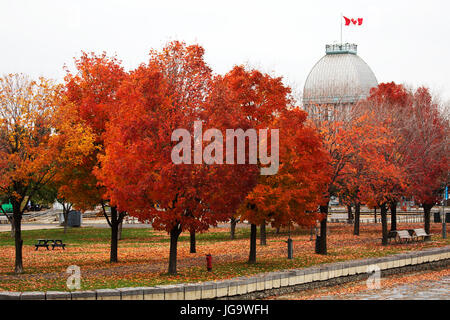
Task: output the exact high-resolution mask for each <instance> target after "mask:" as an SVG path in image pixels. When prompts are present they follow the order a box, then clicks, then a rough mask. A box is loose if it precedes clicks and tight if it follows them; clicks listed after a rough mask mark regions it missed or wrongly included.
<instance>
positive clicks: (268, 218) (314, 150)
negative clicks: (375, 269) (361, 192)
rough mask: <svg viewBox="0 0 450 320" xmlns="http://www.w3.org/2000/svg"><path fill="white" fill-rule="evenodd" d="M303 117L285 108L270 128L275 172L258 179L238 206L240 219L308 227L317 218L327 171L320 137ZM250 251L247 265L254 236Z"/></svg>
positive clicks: (252, 252)
mask: <svg viewBox="0 0 450 320" xmlns="http://www.w3.org/2000/svg"><path fill="white" fill-rule="evenodd" d="M306 117H307V113H306V112H304V111H302V110H299V109H298V108H294V109H286V110H283V111H281V114H280V117H279V118H277V119H275V121H274V123H273V125H272V127H274V128H279V134H280V144H279V153H280V167H279V170H278V173H276V174H274V175H267V176H261V177H260V178H259V180H258V184H257V185H256V186H255V188H254V189H253V190H252V191H251V192H250V193H249V195H248V196H247V197H246V201H245V202H244V204H243V206H242V207H241V210H242V212H243V213H242V217H243V218H244V219H246V220H249V221H250V222H252V223H253V224H254V225H255V226H256V224H258V223H270V224H271V225H272V226H273V227H275V228H277V229H278V228H280V227H287V226H293V225H294V224H295V225H300V226H312V225H315V223H316V221H317V220H318V219H320V218H321V217H320V214H318V212H317V208H318V206H319V204H320V203H321V201H322V197H323V189H324V188H325V187H326V185H327V184H328V183H329V174H330V168H329V167H328V159H327V157H328V155H327V154H326V152H325V150H324V149H323V146H322V143H321V140H320V136H319V134H318V133H317V131H316V130H315V129H314V128H312V127H311V126H308V125H307V124H306ZM250 248H251V250H250V257H249V262H250V263H255V262H256V243H255V237H254V236H253V238H251V246H250Z"/></svg>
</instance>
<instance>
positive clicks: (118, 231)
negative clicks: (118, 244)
mask: <svg viewBox="0 0 450 320" xmlns="http://www.w3.org/2000/svg"><path fill="white" fill-rule="evenodd" d="M122 228H123V220H122V221H120V223H119V226H118V228H117V240H122Z"/></svg>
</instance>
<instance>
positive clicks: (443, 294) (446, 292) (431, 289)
mask: <svg viewBox="0 0 450 320" xmlns="http://www.w3.org/2000/svg"><path fill="white" fill-rule="evenodd" d="M319 300H450V277H448V276H447V277H443V278H441V279H437V280H433V281H420V282H415V283H408V284H403V285H398V286H394V287H390V288H385V289H383V288H380V289H375V290H365V291H361V292H358V293H354V294H346V295H336V296H334V295H333V296H324V297H320V298H319Z"/></svg>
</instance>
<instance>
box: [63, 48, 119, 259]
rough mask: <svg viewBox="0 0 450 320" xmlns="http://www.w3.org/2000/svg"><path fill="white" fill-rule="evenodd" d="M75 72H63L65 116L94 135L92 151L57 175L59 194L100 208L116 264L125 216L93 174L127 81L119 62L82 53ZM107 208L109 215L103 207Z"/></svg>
mask: <svg viewBox="0 0 450 320" xmlns="http://www.w3.org/2000/svg"><path fill="white" fill-rule="evenodd" d="M75 66H76V72H75V73H73V74H72V73H70V72H69V71H67V75H66V77H65V104H66V105H67V113H66V114H67V115H68V116H70V117H75V118H77V119H79V121H82V122H83V123H85V124H86V126H88V127H89V128H90V129H91V130H92V132H93V133H94V134H95V149H94V150H93V151H92V152H91V153H90V154H89V155H87V156H86V157H85V158H84V159H83V161H82V163H80V164H79V165H78V166H74V167H72V168H70V170H68V171H66V172H63V173H61V175H62V179H61V181H65V183H63V184H61V186H60V189H59V191H60V193H61V194H64V196H65V198H66V199H67V200H68V201H69V202H70V203H73V204H74V205H75V206H76V207H78V208H80V209H84V210H86V209H93V208H94V207H96V206H97V205H101V206H102V209H103V214H104V216H105V218H106V221H107V223H108V225H109V226H110V227H111V250H110V261H111V262H117V261H118V257H117V248H118V232H119V226H120V224H121V222H122V220H123V218H124V216H125V215H126V212H125V211H118V210H117V207H116V206H115V205H114V204H113V203H110V199H109V198H108V197H107V195H106V193H105V191H106V190H105V187H104V186H103V185H102V184H101V183H99V181H98V179H97V176H96V170H97V168H98V167H99V161H98V157H99V156H100V155H101V154H103V153H104V148H105V147H104V140H105V136H106V128H107V126H108V124H109V123H110V122H111V119H112V118H113V115H114V113H115V112H116V109H117V103H118V102H117V101H118V99H117V91H118V89H119V86H120V85H121V83H122V81H123V80H124V79H125V78H126V77H127V73H126V72H125V71H124V70H123V67H122V66H121V64H120V61H118V60H117V58H115V57H108V56H107V55H106V54H105V53H103V54H101V55H95V54H94V53H90V54H87V53H84V52H83V53H82V55H81V57H80V58H79V59H76V60H75ZM108 204H109V205H110V215H108V214H107V211H106V206H107V205H108Z"/></svg>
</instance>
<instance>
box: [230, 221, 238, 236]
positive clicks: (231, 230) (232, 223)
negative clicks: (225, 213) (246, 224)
mask: <svg viewBox="0 0 450 320" xmlns="http://www.w3.org/2000/svg"><path fill="white" fill-rule="evenodd" d="M236 223H237V219H235V218H231V229H230V238H231V239H232V240H233V239H234V238H235V235H236Z"/></svg>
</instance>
